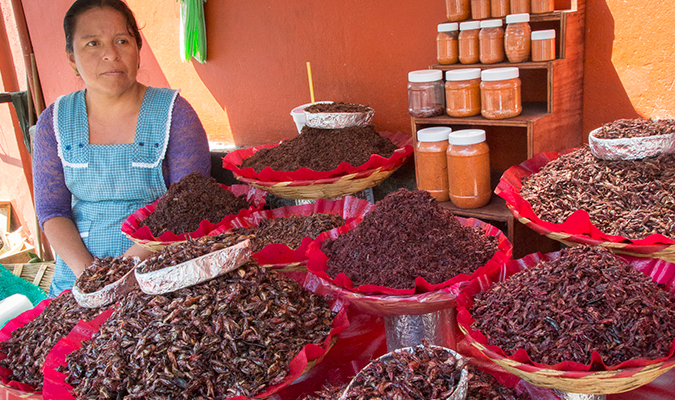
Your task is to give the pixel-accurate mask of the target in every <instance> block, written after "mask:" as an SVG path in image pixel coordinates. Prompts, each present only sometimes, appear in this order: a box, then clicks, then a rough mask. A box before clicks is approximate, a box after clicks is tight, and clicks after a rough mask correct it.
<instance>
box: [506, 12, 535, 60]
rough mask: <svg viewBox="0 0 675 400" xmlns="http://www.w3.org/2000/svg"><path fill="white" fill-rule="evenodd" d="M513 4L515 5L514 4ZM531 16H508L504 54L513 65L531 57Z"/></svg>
mask: <svg viewBox="0 0 675 400" xmlns="http://www.w3.org/2000/svg"><path fill="white" fill-rule="evenodd" d="M512 4H513V3H512ZM529 22H530V14H511V15H507V16H506V31H505V33H504V52H505V53H506V57H507V58H508V59H509V61H510V62H512V63H519V62H523V61H527V59H528V58H529V57H530V35H531V34H532V29H531V28H530V24H529Z"/></svg>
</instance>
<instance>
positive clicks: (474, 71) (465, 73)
mask: <svg viewBox="0 0 675 400" xmlns="http://www.w3.org/2000/svg"><path fill="white" fill-rule="evenodd" d="M469 79H480V68H466V69H455V70H452V71H446V72H445V80H446V81H468V80H469Z"/></svg>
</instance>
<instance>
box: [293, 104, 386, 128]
mask: <svg viewBox="0 0 675 400" xmlns="http://www.w3.org/2000/svg"><path fill="white" fill-rule="evenodd" d="M364 107H366V106H364ZM304 112H305V125H306V126H308V127H310V128H319V129H342V128H350V127H353V126H368V125H370V123H371V121H372V120H373V115H375V110H373V109H372V108H370V107H367V110H366V111H365V112H351V113H350V112H334V113H326V112H323V113H311V112H308V111H307V110H304Z"/></svg>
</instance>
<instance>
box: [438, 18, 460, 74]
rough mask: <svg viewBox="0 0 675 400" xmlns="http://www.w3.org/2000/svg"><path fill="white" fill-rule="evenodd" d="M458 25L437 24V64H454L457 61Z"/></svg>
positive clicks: (449, 23) (451, 23)
mask: <svg viewBox="0 0 675 400" xmlns="http://www.w3.org/2000/svg"><path fill="white" fill-rule="evenodd" d="M458 29H459V24H457V22H448V23H444V24H438V35H437V36H436V55H437V57H436V58H437V60H438V63H439V64H443V65H447V64H455V63H456V62H457V61H459V50H458V45H457V43H458V39H459V32H458Z"/></svg>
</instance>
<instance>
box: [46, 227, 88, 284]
mask: <svg viewBox="0 0 675 400" xmlns="http://www.w3.org/2000/svg"><path fill="white" fill-rule="evenodd" d="M43 228H44V231H45V235H46V236H47V239H48V240H49V244H51V245H52V247H53V248H54V251H55V252H56V254H58V255H59V257H61V259H63V261H65V262H66V264H67V265H68V267H70V269H71V270H72V271H73V273H74V274H75V277H78V276H80V274H81V273H82V272H83V271H84V270H85V269H86V268H87V267H88V266H90V265H91V264H92V263H93V262H94V257H92V255H91V254H90V253H89V250H87V248H86V247H85V246H84V243H83V242H82V238H80V232H78V230H77V227H76V226H75V223H74V222H73V221H72V220H71V219H70V218H66V217H54V218H51V219H49V220H47V221H46V222H45V223H44V224H43Z"/></svg>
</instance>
